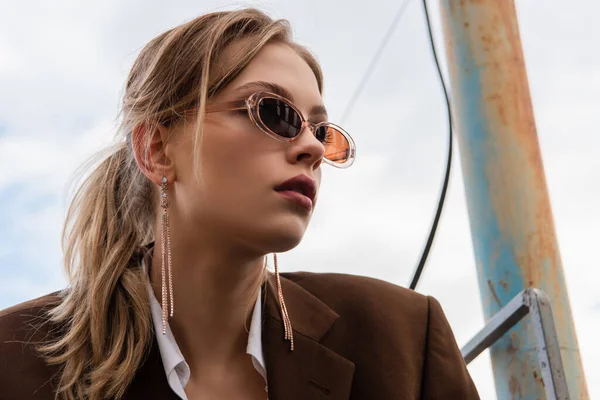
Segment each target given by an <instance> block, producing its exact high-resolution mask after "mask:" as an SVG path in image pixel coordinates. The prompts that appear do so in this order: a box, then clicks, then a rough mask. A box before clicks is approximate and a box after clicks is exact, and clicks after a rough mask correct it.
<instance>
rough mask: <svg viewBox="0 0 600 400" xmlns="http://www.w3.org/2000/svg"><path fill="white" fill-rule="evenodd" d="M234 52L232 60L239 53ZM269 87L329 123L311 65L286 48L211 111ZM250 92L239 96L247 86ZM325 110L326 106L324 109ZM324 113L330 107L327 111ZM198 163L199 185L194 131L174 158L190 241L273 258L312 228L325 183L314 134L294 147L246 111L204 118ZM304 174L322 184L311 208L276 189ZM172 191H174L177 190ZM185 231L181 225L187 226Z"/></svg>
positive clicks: (305, 134) (259, 61)
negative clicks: (217, 243)
mask: <svg viewBox="0 0 600 400" xmlns="http://www.w3.org/2000/svg"><path fill="white" fill-rule="evenodd" d="M234 51H235V45H233V46H232V48H231V49H230V51H229V53H234ZM253 82H268V83H270V84H275V85H278V86H280V87H282V88H284V89H285V90H287V91H288V92H289V93H290V95H291V96H293V98H292V99H288V100H290V101H291V102H292V103H293V104H295V105H296V107H297V108H298V109H299V110H300V112H301V113H302V114H303V115H304V116H305V117H306V118H307V119H308V120H309V121H310V122H320V121H325V120H327V115H325V114H324V113H323V112H321V113H319V114H318V115H311V114H310V111H311V109H313V110H315V109H316V107H315V106H322V105H323V102H322V98H321V94H320V93H319V88H318V85H317V80H316V78H315V75H314V73H313V72H312V70H311V69H310V67H309V66H308V64H307V63H306V62H305V61H304V60H303V59H302V58H301V57H300V56H299V55H298V54H297V53H296V52H295V51H294V50H293V49H291V48H290V47H288V46H286V45H284V44H269V45H266V46H265V47H264V48H263V49H262V50H261V51H260V52H259V53H258V55H257V56H256V57H255V58H254V59H253V60H252V61H251V62H250V64H249V65H248V66H247V67H246V68H245V69H244V71H243V72H242V73H241V74H240V75H239V76H238V77H237V78H236V79H235V80H234V81H232V82H231V83H230V84H229V85H228V86H227V87H226V88H225V89H224V90H223V91H222V92H220V93H219V94H218V95H217V96H216V97H215V98H214V99H213V100H212V101H211V104H218V103H222V102H228V101H233V100H239V99H244V98H247V97H248V96H249V95H251V94H252V93H255V92H257V91H270V90H268V89H267V88H265V89H262V90H261V89H260V86H259V84H252V83H253ZM243 86H244V87H246V89H245V90H243V89H242V90H240V88H242V87H243ZM321 108H323V107H321ZM323 109H324V108H323ZM204 123H205V126H204V133H203V135H204V137H203V143H202V154H201V157H200V162H201V164H202V170H203V178H204V179H203V181H201V182H197V181H196V180H195V179H194V173H193V171H194V164H193V154H192V151H193V146H192V136H193V132H194V130H195V129H196V126H195V125H193V124H187V125H183V126H182V127H180V128H178V129H181V130H182V132H179V133H178V134H176V135H175V137H178V138H180V139H178V140H176V141H175V145H174V148H172V149H171V153H172V154H171V155H170V157H172V159H173V162H174V168H175V182H174V185H170V186H169V188H170V189H169V190H172V194H170V200H171V205H172V206H173V205H174V206H175V207H176V208H177V211H176V212H177V214H178V218H177V220H178V221H177V224H178V225H179V226H178V227H177V228H178V229H182V230H183V231H184V232H185V233H186V234H187V235H190V236H188V237H190V238H196V237H198V238H201V237H205V238H206V237H211V238H212V239H216V240H226V241H228V242H230V243H231V244H232V245H233V246H236V247H239V246H242V248H245V249H247V250H249V251H253V252H258V253H263V254H267V253H270V252H282V251H287V250H289V249H291V248H293V247H295V246H296V245H297V244H298V243H299V242H300V240H301V239H302V236H303V235H304V232H305V230H306V228H307V226H308V223H309V221H310V219H311V216H312V213H313V211H314V206H315V205H316V200H317V197H318V188H319V186H320V183H321V169H320V166H321V161H322V157H323V154H324V147H323V145H322V144H321V143H320V142H319V141H318V140H317V139H316V138H315V136H314V135H313V134H312V132H311V131H310V129H304V130H303V131H302V132H301V134H300V137H299V138H298V139H297V140H295V141H293V142H282V141H278V140H275V139H273V138H272V137H269V136H268V135H267V134H265V133H264V132H263V131H261V130H260V129H259V128H258V127H257V126H256V125H255V124H254V123H253V122H252V121H251V120H250V118H249V117H248V114H247V112H246V111H245V110H244V111H221V112H215V113H210V114H207V115H206V119H205V122H204ZM298 175H305V176H307V177H308V178H310V179H313V180H314V182H315V184H316V189H317V190H316V192H317V194H316V196H315V198H314V201H313V206H312V209H307V208H305V207H302V206H300V205H299V204H298V203H296V202H295V201H293V200H290V199H289V198H287V197H286V196H285V195H283V194H282V193H281V192H278V191H276V190H275V187H276V186H278V185H280V184H281V183H283V182H284V181H287V180H289V179H291V178H294V177H296V176H298ZM171 187H172V189H171ZM182 225H183V226H182Z"/></svg>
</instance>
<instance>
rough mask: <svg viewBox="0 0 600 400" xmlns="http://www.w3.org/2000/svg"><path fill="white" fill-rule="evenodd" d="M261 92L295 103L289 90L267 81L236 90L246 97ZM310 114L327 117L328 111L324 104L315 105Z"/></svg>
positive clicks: (243, 86) (247, 84) (253, 83)
mask: <svg viewBox="0 0 600 400" xmlns="http://www.w3.org/2000/svg"><path fill="white" fill-rule="evenodd" d="M259 90H264V91H267V92H271V93H274V94H276V95H279V96H281V97H284V98H286V99H288V100H289V101H291V102H292V103H293V102H294V96H293V95H292V93H291V92H290V91H289V90H287V89H286V88H284V87H283V86H281V85H278V84H277V83H273V82H265V81H256V82H249V83H246V84H244V85H242V86H240V87H238V88H236V89H235V92H236V93H238V94H244V95H246V94H250V93H252V92H253V91H259ZM308 114H309V115H310V116H317V115H318V116H321V115H323V116H327V109H326V108H325V106H324V105H322V104H318V105H314V106H312V107H311V108H310V110H309V111H308Z"/></svg>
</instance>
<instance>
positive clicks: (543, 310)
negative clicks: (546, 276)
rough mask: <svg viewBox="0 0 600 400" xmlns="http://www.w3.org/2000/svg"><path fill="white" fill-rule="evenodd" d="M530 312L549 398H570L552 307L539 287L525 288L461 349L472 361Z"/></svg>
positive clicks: (468, 361)
mask: <svg viewBox="0 0 600 400" xmlns="http://www.w3.org/2000/svg"><path fill="white" fill-rule="evenodd" d="M527 314H531V318H532V321H531V322H532V325H533V330H534V333H535V339H536V350H537V353H538V358H539V361H540V370H541V374H542V379H543V380H544V387H545V389H546V398H547V399H548V400H569V390H568V387H567V380H566V378H565V373H564V368H563V363H562V358H561V355H560V345H559V343H558V337H557V336H556V328H555V326H554V318H553V317H552V308H551V307H550V301H549V299H548V296H546V294H545V293H544V292H542V291H541V290H539V289H533V288H531V289H525V290H523V291H521V292H520V293H519V294H518V295H517V296H515V297H514V298H513V299H512V300H511V301H510V302H508V304H507V305H506V306H504V307H503V308H502V309H501V310H500V311H498V312H497V313H496V314H495V315H494V316H493V317H492V318H491V319H490V320H489V321H488V323H487V324H486V325H485V326H484V327H483V329H482V330H480V331H479V333H477V335H475V337H473V339H471V340H470V341H469V342H468V343H467V344H466V345H465V346H464V347H463V348H462V349H461V353H462V356H463V358H464V360H465V362H466V363H467V364H469V363H470V362H471V361H473V360H474V359H475V358H476V357H477V356H478V355H479V354H481V353H482V352H483V351H484V350H485V349H487V348H488V347H490V346H492V345H493V344H494V343H496V341H497V340H498V339H499V338H500V337H502V336H503V335H504V334H505V333H506V332H508V330H509V329H510V328H512V327H513V326H515V325H516V324H517V323H518V322H519V321H521V320H522V319H523V317H525V316H526V315H527Z"/></svg>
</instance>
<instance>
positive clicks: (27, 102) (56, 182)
mask: <svg viewBox="0 0 600 400" xmlns="http://www.w3.org/2000/svg"><path fill="white" fill-rule="evenodd" d="M408 1H410V3H409V4H408V5H407V8H406V13H405V15H404V16H403V18H402V20H401V22H400V24H399V25H398V27H397V29H396V30H395V31H394V34H393V35H392V37H391V38H390V41H389V43H388V46H387V48H386V50H385V52H384V54H383V56H382V57H381V59H380V60H379V63H378V65H377V67H376V68H375V70H374V71H373V73H372V75H371V77H370V79H369V81H368V83H367V85H366V87H365V90H364V92H363V93H362V95H361V97H360V98H359V99H358V101H357V103H356V105H355V107H354V110H353V112H352V113H351V114H350V116H349V118H348V119H347V121H346V122H345V124H344V127H345V128H346V130H347V131H349V132H350V133H351V134H352V136H353V137H354V139H355V141H356V144H357V161H356V163H355V164H354V165H353V166H352V168H350V169H347V170H335V169H333V168H328V167H326V166H325V167H324V168H323V183H322V186H321V193H320V200H319V207H317V208H316V210H315V214H314V216H313V220H312V222H311V225H310V227H309V229H308V231H307V233H306V236H305V239H304V240H303V242H302V243H301V244H300V245H299V246H298V247H297V248H295V249H293V250H292V251H290V252H288V253H285V254H282V255H280V257H279V260H280V262H279V264H280V266H281V270H282V271H297V270H305V271H313V272H340V273H350V274H358V275H366V276H372V277H375V278H379V279H383V280H386V281H389V282H392V283H394V284H397V285H401V286H408V284H409V281H410V278H411V276H412V273H413V271H414V268H415V266H416V263H417V262H418V258H419V256H420V253H421V251H422V248H423V245H424V242H425V239H426V236H427V233H428V230H429V227H430V224H431V221H432V219H433V213H434V209H435V206H436V204H437V200H438V194H439V190H440V184H441V180H442V176H443V172H444V166H445V157H446V155H445V153H446V146H447V132H446V129H447V125H446V124H447V122H446V114H445V113H446V110H445V104H444V101H443V97H442V92H441V91H440V87H439V82H438V79H437V75H436V71H435V69H434V64H433V61H432V56H431V52H430V48H429V44H428V38H427V34H426V28H425V23H424V16H423V10H422V6H421V4H420V2H419V1H416V0H412V1H411V0H408ZM341 4H343V6H341ZM401 4H402V2H401V1H395V2H391V1H384V0H371V1H369V2H368V3H366V2H363V1H356V0H346V1H344V2H343V3H342V2H339V1H336V2H334V1H331V0H303V1H302V2H298V1H290V0H271V1H260V2H257V1H251V2H245V3H240V2H236V3H232V2H228V3H225V2H221V1H202V0H200V1H189V0H173V1H171V2H169V3H168V5H167V3H166V2H161V1H156V0H150V1H148V0H144V1H142V0H127V1H122V0H118V1H117V0H102V1H99V0H94V1H92V0H90V1H86V2H80V1H75V0H55V1H53V2H45V1H41V0H37V1H31V2H17V1H7V0H0V10H2V11H1V12H0V171H1V173H0V227H1V228H0V276H1V277H2V278H1V279H0V309H2V308H5V307H8V306H10V305H13V304H16V303H19V302H22V301H25V300H27V299H31V298H34V297H38V296H41V295H44V294H46V293H49V292H51V291H54V290H58V289H60V288H62V287H63V286H64V285H65V280H64V277H63V274H62V270H61V262H62V258H61V257H62V253H61V247H60V233H61V229H62V222H63V220H64V216H65V210H66V207H67V204H68V200H69V198H70V195H71V193H72V192H71V188H70V186H69V183H70V179H71V177H72V176H73V174H74V173H75V171H76V170H77V168H78V167H79V166H80V165H81V164H82V163H83V162H84V161H85V160H86V159H87V158H88V157H89V156H91V155H92V154H93V153H94V152H95V151H97V150H100V149H101V148H102V147H103V146H107V145H109V144H110V143H111V140H112V138H113V134H114V132H115V127H116V122H117V120H116V116H117V112H118V106H119V102H120V96H121V94H122V90H123V87H124V80H125V77H126V75H127V73H128V70H129V68H130V66H131V64H132V62H133V60H134V59H135V56H136V55H137V53H138V52H139V50H140V49H141V48H142V47H143V45H144V44H145V43H146V42H147V41H149V40H150V39H152V38H153V37H154V36H156V35H157V34H159V33H161V32H162V31H164V30H166V29H168V28H170V27H172V26H175V25H177V24H179V23H181V22H184V21H186V20H189V19H192V18H194V17H195V16H197V15H200V14H203V13H205V12H208V11H213V10H218V9H224V8H225V9H226V8H228V7H229V8H230V7H231V6H258V7H260V8H262V9H263V10H265V11H266V12H268V13H269V14H270V15H272V16H274V17H282V18H287V19H289V20H290V22H291V23H292V27H293V29H294V33H295V37H296V39H297V41H299V42H300V43H302V44H304V45H306V46H308V47H309V48H310V49H311V50H312V51H313V52H314V53H315V54H316V55H317V57H318V59H319V61H320V62H321V64H322V67H323V70H324V74H325V92H324V99H325V103H326V105H327V108H328V110H329V115H330V119H331V120H332V121H334V122H335V121H339V119H340V118H341V116H342V113H343V111H344V108H345V106H346V104H347V103H348V100H349V98H350V96H351V95H352V93H353V91H354V90H355V88H356V86H357V85H358V82H359V81H360V79H361V78H362V76H363V74H364V73H365V71H366V69H367V66H368V65H369V63H370V61H371V58H372V57H373V55H374V53H375V51H376V49H377V46H378V45H379V43H380V41H381V39H382V38H383V37H384V35H385V32H386V30H387V29H388V26H389V24H390V22H391V21H392V18H393V16H394V14H395V12H396V11H397V10H398V8H399V7H400V6H401ZM566 4H567V3H565V2H564V1H560V2H559V1H558V0H546V1H544V2H543V5H544V6H543V7H542V5H541V3H540V2H531V1H525V0H517V1H516V5H517V12H518V18H519V24H520V30H521V38H522V42H523V49H524V53H525V60H526V67H527V73H528V78H529V84H530V90H531V94H532V101H533V108H534V113H535V118H536V124H537V130H538V136H539V140H540V146H541V149H542V155H543V160H544V168H545V171H546V177H547V183H548V190H549V193H550V198H551V204H552V208H553V214H554V220H555V226H556V230H557V234H558V240H559V246H560V253H561V257H562V261H563V266H564V271H565V277H566V283H567V288H568V292H569V295H570V301H571V307H572V310H573V317H574V321H575V327H576V330H577V334H578V340H579V345H580V352H581V354H582V358H583V364H584V369H585V373H586V376H587V381H588V388H589V393H590V396H591V398H600V381H598V380H594V379H592V377H594V376H596V377H597V376H600V346H598V345H597V342H596V340H597V334H598V332H600V293H599V292H598V290H597V283H598V282H600V269H599V268H598V267H599V266H598V262H597V261H596V260H595V259H594V256H593V249H594V248H596V246H597V241H598V239H599V238H600V223H599V222H600V209H599V208H598V204H600V157H598V154H599V153H600V136H599V135H598V133H599V132H600V131H599V129H598V127H599V126H600V112H599V111H598V110H600V100H599V98H600V53H598V52H597V51H594V50H593V49H595V48H596V49H597V48H598V44H599V42H600V24H598V23H597V21H596V16H597V15H598V13H599V12H600V5H599V4H598V3H597V2H594V1H592V0H572V1H571V2H569V3H568V6H567V5H566ZM430 6H431V14H432V19H433V24H434V34H435V35H436V45H437V46H438V48H439V49H440V55H441V56H442V59H443V58H444V54H443V52H442V49H443V38H442V35H441V29H440V19H439V9H438V8H437V1H431V2H430ZM456 147H457V146H456ZM459 156H460V154H459V152H458V149H456V151H455V164H454V168H453V172H452V177H451V183H450V189H449V193H448V199H447V204H446V207H445V210H444V213H443V218H442V221H441V223H440V227H439V231H438V234H437V237H436V241H435V244H434V247H433V249H432V252H431V255H430V258H429V261H428V264H427V266H426V269H425V272H424V274H423V276H422V278H421V281H420V283H419V287H418V291H419V292H421V293H424V294H428V295H431V296H434V297H435V298H437V299H438V300H439V301H440V303H441V304H442V306H443V308H444V311H445V313H446V316H447V318H448V320H449V322H450V324H451V326H452V328H453V330H454V334H455V336H456V340H457V342H458V344H459V346H463V345H464V344H465V343H466V342H467V341H468V340H469V339H470V338H471V337H472V336H473V335H474V334H475V333H476V332H477V331H478V330H479V329H480V328H482V327H483V325H484V319H483V312H482V308H481V300H480V295H479V288H478V286H477V280H476V271H475V265H474V256H473V248H472V241H471V233H470V229H469V220H468V215H467V206H466V202H465V194H464V186H463V180H462V171H461V167H460V162H459ZM469 371H470V373H471V375H472V377H473V380H474V381H475V383H476V385H477V387H478V390H479V392H480V395H481V397H482V398H483V399H493V398H496V396H495V392H494V385H493V378H492V373H491V367H490V359H489V356H488V353H487V351H486V352H485V353H484V354H483V355H481V356H480V357H479V358H477V359H476V360H475V361H473V362H472V363H471V364H470V365H469Z"/></svg>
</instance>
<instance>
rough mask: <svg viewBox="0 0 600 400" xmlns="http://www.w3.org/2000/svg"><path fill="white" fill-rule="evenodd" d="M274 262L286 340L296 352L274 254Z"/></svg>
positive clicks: (291, 349)
mask: <svg viewBox="0 0 600 400" xmlns="http://www.w3.org/2000/svg"><path fill="white" fill-rule="evenodd" d="M273 261H274V264H275V278H276V280H277V296H278V297H279V308H280V310H281V319H282V320H283V327H284V329H285V340H289V341H290V351H294V331H293V330H292V321H291V320H290V316H289V315H288V311H287V307H286V306H285V300H284V299H283V291H282V290H281V279H280V278H279V265H278V264H277V254H275V253H273Z"/></svg>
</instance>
